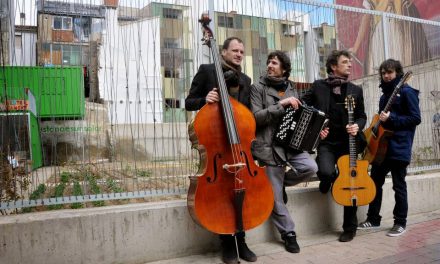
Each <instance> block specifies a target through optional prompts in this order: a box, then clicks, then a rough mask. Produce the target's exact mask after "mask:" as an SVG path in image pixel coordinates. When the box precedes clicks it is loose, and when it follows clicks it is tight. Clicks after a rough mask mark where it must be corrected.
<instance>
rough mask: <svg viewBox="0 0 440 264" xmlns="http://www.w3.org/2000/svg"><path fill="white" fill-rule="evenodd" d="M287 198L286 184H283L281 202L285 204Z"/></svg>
mask: <svg viewBox="0 0 440 264" xmlns="http://www.w3.org/2000/svg"><path fill="white" fill-rule="evenodd" d="M288 200H289V198H288V197H287V193H286V186H284V185H283V202H284V203H285V204H286V203H287V201H288Z"/></svg>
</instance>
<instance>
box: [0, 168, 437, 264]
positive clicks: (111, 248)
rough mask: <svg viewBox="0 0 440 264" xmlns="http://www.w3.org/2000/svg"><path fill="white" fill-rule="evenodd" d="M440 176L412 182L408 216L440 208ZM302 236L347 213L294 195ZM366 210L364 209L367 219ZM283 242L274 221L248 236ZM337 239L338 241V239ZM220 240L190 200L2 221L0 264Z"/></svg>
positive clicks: (192, 247)
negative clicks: (199, 221)
mask: <svg viewBox="0 0 440 264" xmlns="http://www.w3.org/2000/svg"><path fill="white" fill-rule="evenodd" d="M439 186H440V173H437V174H431V175H422V176H410V177H408V194H409V201H410V203H409V214H410V215H415V214H419V213H423V212H429V211H434V210H438V209H440V203H439V202H438V200H439V198H440V193H439V192H438V187H439ZM288 196H289V203H288V205H289V209H290V210H291V213H292V215H293V217H294V219H295V222H296V225H297V228H296V231H297V234H298V236H299V237H300V239H301V237H305V236H307V235H312V234H319V233H322V232H327V231H332V230H339V229H341V224H342V207H341V206H338V205H336V204H335V203H334V201H333V199H332V198H331V196H330V195H329V194H327V195H322V194H320V193H319V192H318V190H317V188H316V187H307V188H296V187H293V188H289V189H288ZM383 198H384V202H383V206H382V215H383V217H384V220H387V219H388V220H389V219H391V218H392V210H393V206H394V193H393V191H392V190H391V183H390V181H389V180H388V181H387V183H386V184H385V186H384V196H383ZM365 211H366V207H362V208H360V210H359V213H358V216H359V220H360V221H362V220H364V219H365ZM276 239H279V236H278V234H277V233H276V232H275V231H274V228H273V226H272V225H271V224H270V222H269V221H268V222H266V223H265V224H263V225H262V226H260V227H258V228H256V229H254V230H251V231H249V232H247V241H248V243H249V244H255V243H261V242H266V241H272V240H276ZM335 239H336V237H335ZM218 249H219V242H218V239H217V236H216V235H214V234H211V233H209V232H207V231H205V230H204V229H202V228H200V227H199V226H197V225H196V224H194V222H193V221H192V219H191V218H190V216H189V214H188V211H187V207H186V201H168V202H156V203H144V204H131V205H124V206H109V207H103V208H90V209H81V210H62V211H54V212H42V213H32V214H23V215H15V216H2V217H1V218H0V263H9V264H18V263H45V264H51V263H57V264H61V263H69V264H76V263H88V264H91V263H124V264H129V263H145V262H148V261H154V260H159V259H168V258H175V257H179V256H185V255H192V254H199V253H204V252H213V251H217V250H218Z"/></svg>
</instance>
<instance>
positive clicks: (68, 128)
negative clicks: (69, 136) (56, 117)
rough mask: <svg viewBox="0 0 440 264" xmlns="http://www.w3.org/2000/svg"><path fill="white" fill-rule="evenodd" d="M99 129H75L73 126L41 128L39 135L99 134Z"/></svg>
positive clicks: (89, 127)
mask: <svg viewBox="0 0 440 264" xmlns="http://www.w3.org/2000/svg"><path fill="white" fill-rule="evenodd" d="M100 131H101V127H98V126H85V127H82V126H81V127H75V126H64V127H54V126H45V127H42V128H41V133H70V132H100Z"/></svg>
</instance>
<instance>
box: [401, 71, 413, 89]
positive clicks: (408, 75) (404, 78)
mask: <svg viewBox="0 0 440 264" xmlns="http://www.w3.org/2000/svg"><path fill="white" fill-rule="evenodd" d="M411 78H412V71H407V72H406V73H405V74H404V75H403V76H402V79H400V82H399V83H398V84H397V87H401V86H402V85H404V84H406V83H408V82H409V81H410V80H411Z"/></svg>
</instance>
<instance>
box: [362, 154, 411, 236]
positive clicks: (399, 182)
mask: <svg viewBox="0 0 440 264" xmlns="http://www.w3.org/2000/svg"><path fill="white" fill-rule="evenodd" d="M408 165H409V163H408V162H406V161H400V160H391V159H385V160H384V161H383V162H382V164H381V165H373V166H372V167H371V178H372V179H373V181H374V184H375V185H376V197H375V198H374V200H373V201H372V202H371V203H370V206H369V207H368V213H367V221H370V222H371V223H372V224H373V225H380V220H381V219H382V216H381V215H380V208H381V206H382V193H383V190H382V186H383V184H384V183H385V176H386V175H387V174H388V172H390V171H391V176H392V179H393V190H394V200H395V202H396V204H395V205H394V210H393V215H394V224H396V225H401V226H403V227H406V217H407V215H408V193H407V190H406V181H405V177H406V168H407V167H408Z"/></svg>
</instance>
